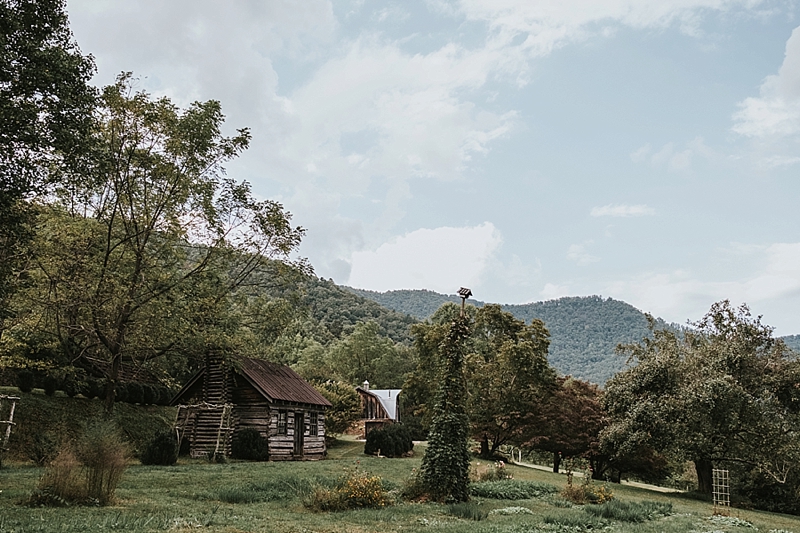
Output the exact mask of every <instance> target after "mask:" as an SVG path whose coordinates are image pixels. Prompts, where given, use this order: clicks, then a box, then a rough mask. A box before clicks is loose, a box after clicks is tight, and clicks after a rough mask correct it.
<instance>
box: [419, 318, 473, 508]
mask: <svg viewBox="0 0 800 533" xmlns="http://www.w3.org/2000/svg"><path fill="white" fill-rule="evenodd" d="M469 337H470V324H469V319H468V318H467V317H466V316H461V317H459V318H457V319H456V320H455V321H454V322H453V323H452V325H451V326H450V330H449V331H448V332H447V336H446V337H445V339H444V342H442V344H441V354H442V360H443V361H444V372H443V374H442V380H441V385H440V387H439V392H438V395H437V400H436V405H435V407H434V415H433V422H432V423H431V430H430V435H429V437H428V448H427V450H425V456H424V457H423V458H422V468H421V471H420V475H421V481H422V484H423V486H424V487H425V489H426V491H427V493H428V495H429V496H430V497H431V498H432V499H434V500H436V501H467V500H468V499H469V452H468V451H467V439H468V437H469V418H468V417H467V409H466V403H467V383H466V380H465V378H464V352H465V347H464V344H465V342H466V341H467V340H468V339H469Z"/></svg>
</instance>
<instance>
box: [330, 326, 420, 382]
mask: <svg viewBox="0 0 800 533" xmlns="http://www.w3.org/2000/svg"><path fill="white" fill-rule="evenodd" d="M328 366H329V367H330V368H332V369H333V370H334V372H336V373H337V374H338V375H339V376H341V378H342V380H343V381H346V382H347V383H351V384H353V385H360V384H361V383H362V382H363V381H364V380H367V381H369V382H370V385H371V386H372V387H373V388H378V389H388V388H399V387H401V386H402V384H403V380H404V379H405V376H406V374H407V373H408V372H410V371H411V369H412V367H413V358H412V357H411V356H410V354H409V353H408V350H407V349H405V347H404V346H402V345H396V344H395V343H394V342H392V340H391V339H389V338H387V337H385V336H383V335H381V331H380V326H379V325H378V323H377V322H373V321H369V322H359V323H358V324H356V327H355V328H354V329H353V331H352V333H350V334H349V335H348V336H347V337H345V338H344V339H342V340H341V341H339V342H337V343H335V344H333V346H331V348H330V354H329V363H328Z"/></svg>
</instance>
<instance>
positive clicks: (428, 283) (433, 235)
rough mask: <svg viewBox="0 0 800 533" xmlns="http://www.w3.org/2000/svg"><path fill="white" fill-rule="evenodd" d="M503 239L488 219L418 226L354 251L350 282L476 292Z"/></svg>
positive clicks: (380, 288) (372, 286)
mask: <svg viewBox="0 0 800 533" xmlns="http://www.w3.org/2000/svg"><path fill="white" fill-rule="evenodd" d="M501 243H502V237H501V236H500V232H499V231H498V230H497V229H496V228H495V227H494V225H493V224H492V223H491V222H484V223H483V224H481V225H479V226H474V227H461V228H450V227H441V228H435V229H418V230H416V231H412V232H411V233H407V234H406V235H403V236H402V237H397V238H396V239H393V240H392V241H390V242H387V243H384V244H382V245H381V246H380V247H378V249H377V250H375V251H364V252H355V253H354V254H353V256H352V271H351V274H350V280H349V282H348V284H349V285H351V286H353V287H359V288H364V289H371V290H376V291H386V290H390V289H423V288H424V289H430V290H434V291H438V292H442V293H445V294H451V293H453V292H454V291H456V290H457V289H458V287H459V286H466V287H470V288H472V289H473V290H474V289H475V288H478V287H480V282H481V279H482V278H483V275H484V273H485V270H486V267H487V265H488V264H489V263H490V261H491V260H492V256H493V254H494V253H495V251H496V250H497V248H498V247H499V246H500V244H501Z"/></svg>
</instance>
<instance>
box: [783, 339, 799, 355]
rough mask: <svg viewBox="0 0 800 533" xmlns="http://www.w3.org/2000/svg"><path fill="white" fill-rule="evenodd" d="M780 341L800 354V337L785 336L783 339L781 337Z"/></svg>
mask: <svg viewBox="0 0 800 533" xmlns="http://www.w3.org/2000/svg"><path fill="white" fill-rule="evenodd" d="M781 339H783V342H785V343H786V346H788V347H789V348H791V349H792V350H794V351H795V352H798V353H800V335H786V336H785V337H781Z"/></svg>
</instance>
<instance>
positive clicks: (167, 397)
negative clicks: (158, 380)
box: [157, 385, 174, 405]
mask: <svg viewBox="0 0 800 533" xmlns="http://www.w3.org/2000/svg"><path fill="white" fill-rule="evenodd" d="M173 396H174V394H173V392H172V390H171V389H170V388H169V387H165V386H164V385H161V386H159V387H158V403H157V405H169V402H170V401H172V397H173Z"/></svg>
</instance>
